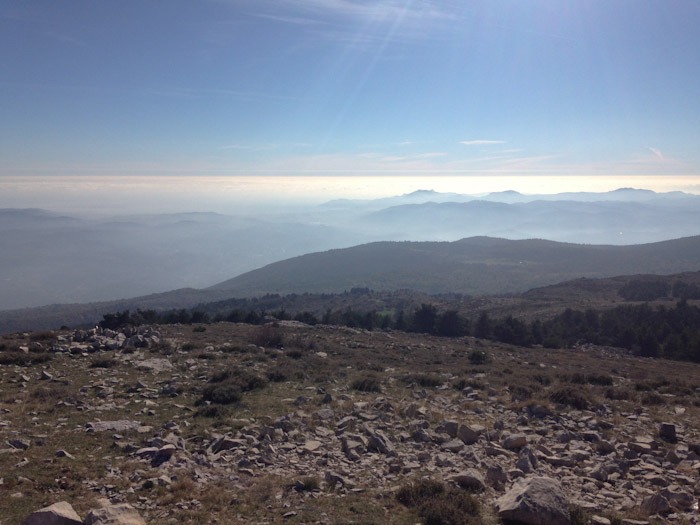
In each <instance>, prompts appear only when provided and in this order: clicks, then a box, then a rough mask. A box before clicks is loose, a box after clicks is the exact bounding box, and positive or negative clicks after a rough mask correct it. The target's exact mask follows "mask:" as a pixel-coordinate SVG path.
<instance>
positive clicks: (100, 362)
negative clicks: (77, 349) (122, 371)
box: [90, 357, 117, 368]
mask: <svg viewBox="0 0 700 525" xmlns="http://www.w3.org/2000/svg"><path fill="white" fill-rule="evenodd" d="M116 365H117V361H116V360H115V359H112V358H111V357H101V358H98V359H95V360H94V361H92V362H91V363H90V368H112V367H113V366H116Z"/></svg>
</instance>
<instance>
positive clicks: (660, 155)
mask: <svg viewBox="0 0 700 525" xmlns="http://www.w3.org/2000/svg"><path fill="white" fill-rule="evenodd" d="M649 151H651V152H652V153H653V154H654V155H656V158H658V159H659V160H665V158H664V155H663V153H661V150H660V149H658V148H649Z"/></svg>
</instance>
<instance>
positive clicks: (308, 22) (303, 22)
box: [254, 13, 320, 26]
mask: <svg viewBox="0 0 700 525" xmlns="http://www.w3.org/2000/svg"><path fill="white" fill-rule="evenodd" d="M254 16H257V17H258V18H265V19H267V20H273V21H275V22H282V23H285V24H293V25H298V26H315V25H318V24H319V23H320V22H319V21H318V20H314V19H312V18H306V17H302V16H284V15H272V14H268V13H256V14H255V15H254Z"/></svg>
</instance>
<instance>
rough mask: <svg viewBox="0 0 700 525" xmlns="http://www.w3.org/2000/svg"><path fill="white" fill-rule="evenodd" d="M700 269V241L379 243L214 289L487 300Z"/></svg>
mask: <svg viewBox="0 0 700 525" xmlns="http://www.w3.org/2000/svg"><path fill="white" fill-rule="evenodd" d="M699 268H700V236H696V237H686V238H682V239H676V240H672V241H663V242H658V243H651V244H641V245H633V246H603V245H582V244H567V243H558V242H553V241H545V240H522V241H511V240H506V239H494V238H489V237H472V238H468V239H462V240H460V241H455V242H377V243H370V244H363V245H360V246H355V247H352V248H346V249H339V250H330V251H326V252H320V253H313V254H308V255H303V256H300V257H294V258H292V259H288V260H285V261H281V262H277V263H273V264H270V265H267V266H265V267H263V268H260V269H258V270H254V271H252V272H247V273H244V274H242V275H240V276H238V277H235V278H233V279H230V280H228V281H224V282H222V283H220V284H218V285H215V286H213V287H211V288H209V290H215V291H228V292H230V293H231V295H232V296H233V295H235V296H255V295H262V294H265V293H280V294H287V293H303V292H310V293H331V292H342V291H343V290H349V289H351V288H354V287H368V288H372V289H375V290H400V289H412V290H415V291H419V292H424V293H432V294H439V293H451V292H457V293H462V294H469V295H487V294H504V293H517V292H523V291H525V290H528V289H530V288H535V287H540V286H545V285H550V284H555V283H558V282H561V281H566V280H570V279H575V278H578V277H593V278H599V277H611V276H614V275H626V274H638V273H645V274H671V273H679V272H685V271H694V270H698V269H699Z"/></svg>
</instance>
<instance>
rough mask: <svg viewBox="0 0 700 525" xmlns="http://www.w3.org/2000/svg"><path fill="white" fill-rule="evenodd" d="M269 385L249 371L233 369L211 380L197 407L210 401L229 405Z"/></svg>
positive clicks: (224, 371) (214, 376) (223, 371)
mask: <svg viewBox="0 0 700 525" xmlns="http://www.w3.org/2000/svg"><path fill="white" fill-rule="evenodd" d="M265 385H267V380H266V379H265V378H263V377H260V376H258V375H255V374H253V373H251V372H248V371H247V370H242V369H240V368H233V369H227V370H222V371H221V372H218V373H216V374H214V375H213V376H212V377H211V378H209V385H207V386H206V387H205V388H204V390H203V391H202V397H201V398H200V399H199V400H197V403H196V404H197V405H202V404H204V403H205V402H207V401H209V402H210V403H216V404H219V405H229V404H231V403H237V402H239V401H240V400H241V397H242V395H243V393H245V392H250V391H251V390H258V389H261V388H264V387H265Z"/></svg>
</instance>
